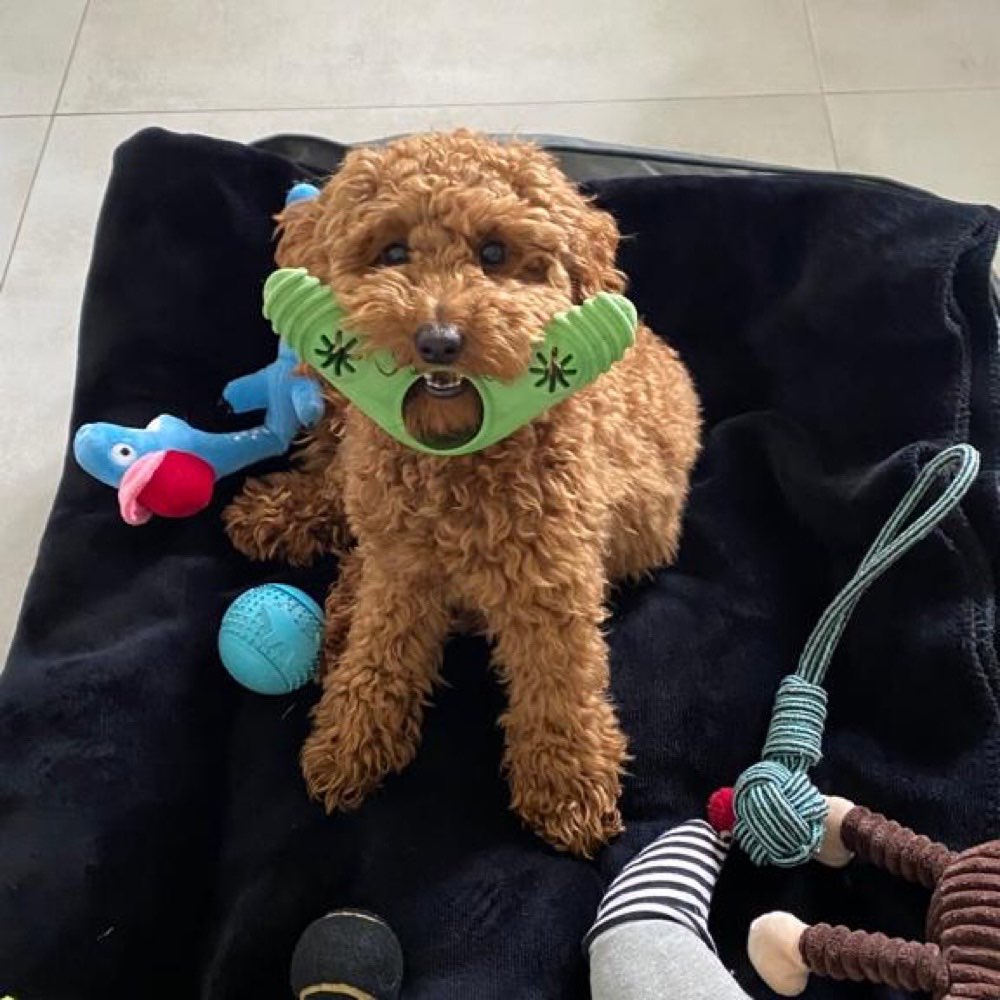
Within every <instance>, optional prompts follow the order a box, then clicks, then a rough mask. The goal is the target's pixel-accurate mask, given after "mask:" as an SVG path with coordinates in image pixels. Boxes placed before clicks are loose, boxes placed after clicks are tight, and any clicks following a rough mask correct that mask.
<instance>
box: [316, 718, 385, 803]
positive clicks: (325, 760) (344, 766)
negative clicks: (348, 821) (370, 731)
mask: <svg viewBox="0 0 1000 1000" xmlns="http://www.w3.org/2000/svg"><path fill="white" fill-rule="evenodd" d="M388 770H389V768H388V766H386V765H385V762H384V761H380V760H378V759H377V757H376V755H374V754H372V753H370V752H365V751H364V750H363V748H361V747H357V746H355V747H351V746H349V741H347V740H346V739H344V738H343V736H342V734H339V733H337V732H330V731H327V730H322V731H321V730H315V731H314V732H313V733H312V735H311V736H310V737H309V738H308V739H307V740H306V742H305V744H304V745H303V747H302V775H303V777H304V778H305V779H306V787H307V788H308V789H309V795H310V796H311V797H312V798H314V799H316V800H318V801H319V802H322V803H323V807H324V808H325V809H326V811H327V812H328V813H332V812H335V811H336V810H338V809H341V810H350V809H357V808H358V806H360V805H361V803H362V802H363V801H364V800H365V798H366V797H367V796H368V794H369V793H370V792H372V791H374V790H375V788H376V787H377V786H378V785H379V783H380V782H381V780H382V778H383V777H384V776H385V774H386V772H387V771H388Z"/></svg>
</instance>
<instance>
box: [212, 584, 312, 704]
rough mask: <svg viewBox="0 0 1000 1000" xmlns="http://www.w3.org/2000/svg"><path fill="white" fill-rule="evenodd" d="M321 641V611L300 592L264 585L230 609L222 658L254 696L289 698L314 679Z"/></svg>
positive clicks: (223, 630)
mask: <svg viewBox="0 0 1000 1000" xmlns="http://www.w3.org/2000/svg"><path fill="white" fill-rule="evenodd" d="M322 641H323V612H322V611H321V610H320V607H319V605H318V604H317V603H316V602H315V601H314V600H313V599H312V598H311V597H310V596H309V595H308V594H306V593H304V592H303V591H301V590H299V589H298V588H297V587H289V586H287V585H286V584H283V583H265V584H264V585H263V586H260V587H254V588H253V589H252V590H248V591H246V593H243V594H240V596H239V597H237V598H236V600H235V601H233V603H232V604H231V605H230V606H229V609H228V610H227V611H226V614H225V616H224V617H223V619H222V625H221V626H220V628H219V656H220V657H221V658H222V663H223V665H224V666H225V668H226V670H228V671H229V673H230V674H231V675H232V677H233V679H234V680H236V681H238V682H239V683H240V684H242V685H243V686H244V687H246V688H249V689H250V690H251V691H256V692H257V693H258V694H288V692H289V691H294V690H296V688H300V687H302V686H303V685H304V684H306V683H308V682H309V680H310V679H311V678H312V676H313V674H314V673H315V671H316V665H317V663H318V662H319V651H320V645H321V644H322Z"/></svg>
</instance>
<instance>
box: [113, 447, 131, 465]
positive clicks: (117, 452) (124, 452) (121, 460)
mask: <svg viewBox="0 0 1000 1000" xmlns="http://www.w3.org/2000/svg"><path fill="white" fill-rule="evenodd" d="M135 459H136V454H135V448H133V447H132V445H130V444H124V443H122V444H116V445H113V446H112V448H111V461H112V462H114V463H115V465H131V464H132V463H133V462H134V461H135Z"/></svg>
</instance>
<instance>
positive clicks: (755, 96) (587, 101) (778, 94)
mask: <svg viewBox="0 0 1000 1000" xmlns="http://www.w3.org/2000/svg"><path fill="white" fill-rule="evenodd" d="M991 91H1000V86H998V85H994V84H983V85H982V86H972V87H954V86H944V87H871V88H862V89H859V90H830V89H827V88H825V87H821V88H820V89H819V90H785V91H753V92H749V93H722V94H687V95H683V96H668V97H589V98H579V99H577V98H572V99H570V98H567V99H565V100H556V101H542V100H539V101H534V100H532V101H443V102H442V101H437V102H434V101H432V102H429V103H423V104H420V103H417V104H274V105H267V106H265V107H253V108H248V107H225V106H222V107H190V108H102V109H97V110H93V111H55V112H54V113H53V116H54V117H56V118H101V117H108V118H112V117H127V116H128V115H135V116H142V115H222V114H262V113H264V114H271V113H275V112H282V111H425V110H435V109H443V108H531V107H540V108H541V107H565V106H573V105H581V106H587V105H592V104H612V105H613V104H682V103H685V102H687V101H739V100H768V99H779V98H783V97H822V96H824V95H836V96H853V95H858V96H867V95H871V94H908V95H913V94H938V93H941V94H978V93H989V92H991ZM41 117H44V116H43V115H40V114H37V113H36V114H30V113H24V114H22V113H17V114H3V113H0V120H2V119H7V118H13V119H16V118H41Z"/></svg>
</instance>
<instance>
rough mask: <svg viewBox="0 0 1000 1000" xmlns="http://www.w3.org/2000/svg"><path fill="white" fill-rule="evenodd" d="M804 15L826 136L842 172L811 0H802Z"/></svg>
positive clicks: (837, 165)
mask: <svg viewBox="0 0 1000 1000" xmlns="http://www.w3.org/2000/svg"><path fill="white" fill-rule="evenodd" d="M802 13H803V14H804V15H805V19H806V30H807V31H808V32H809V44H810V45H811V46H812V54H813V63H814V64H815V66H816V76H817V77H818V78H819V93H820V100H821V101H822V103H823V120H824V121H825V122H826V134H827V138H829V140H830V152H831V153H833V165H834V166H835V167H836V168H837V170H840V151H839V150H838V149H837V136H836V134H835V133H834V131H833V116H832V115H831V114H830V101H829V99H828V96H827V90H826V80H825V78H824V77H823V63H822V61H821V60H820V57H819V45H818V43H817V42H816V28H815V26H814V25H813V19H812V11H811V9H810V7H809V0H802Z"/></svg>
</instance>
